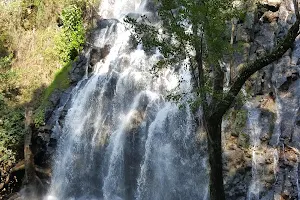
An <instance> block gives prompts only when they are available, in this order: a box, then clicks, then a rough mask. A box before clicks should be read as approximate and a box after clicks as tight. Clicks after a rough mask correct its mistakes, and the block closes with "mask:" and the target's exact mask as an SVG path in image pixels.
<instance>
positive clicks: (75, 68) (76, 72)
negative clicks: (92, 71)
mask: <svg viewBox="0 0 300 200" xmlns="http://www.w3.org/2000/svg"><path fill="white" fill-rule="evenodd" d="M86 67H87V58H86V57H85V56H83V55H81V56H79V58H78V60H77V61H76V62H75V63H73V64H72V70H71V71H70V73H69V77H70V81H71V84H74V83H77V82H78V81H80V80H81V79H82V78H83V76H84V75H85V73H86Z"/></svg>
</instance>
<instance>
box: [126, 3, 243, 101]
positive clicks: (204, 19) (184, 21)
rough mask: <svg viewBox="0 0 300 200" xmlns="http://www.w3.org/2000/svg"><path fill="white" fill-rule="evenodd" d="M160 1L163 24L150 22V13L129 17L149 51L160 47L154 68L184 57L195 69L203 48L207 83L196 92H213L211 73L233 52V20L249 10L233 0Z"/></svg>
mask: <svg viewBox="0 0 300 200" xmlns="http://www.w3.org/2000/svg"><path fill="white" fill-rule="evenodd" d="M156 3H157V5H158V17H159V19H160V20H159V21H160V22H159V23H156V24H155V25H153V23H149V21H150V19H148V18H147V16H142V17H141V18H139V19H132V18H129V17H128V18H126V19H125V22H126V23H128V24H129V26H130V27H131V28H133V29H134V31H133V36H134V38H135V39H136V41H137V42H138V43H141V44H143V47H144V49H145V50H148V51H149V50H153V49H155V48H157V49H158V50H159V51H160V53H161V54H162V56H163V59H161V60H160V61H159V62H158V63H157V65H155V66H154V68H153V72H154V74H157V73H159V71H160V69H162V68H165V67H172V66H176V65H178V64H183V60H188V63H187V64H185V68H188V69H189V70H190V71H192V72H193V71H194V70H195V68H196V62H197V61H196V51H201V54H202V58H201V59H202V61H203V64H204V79H205V80H204V82H205V85H204V86H203V87H202V88H198V89H197V90H195V91H194V92H197V93H199V92H201V91H205V92H206V93H207V94H211V95H212V91H213V90H212V84H213V83H212V81H211V79H210V77H211V76H212V74H211V72H212V71H213V70H214V67H215V66H218V67H219V62H220V61H221V60H222V59H223V58H224V55H228V54H231V53H233V48H232V45H231V44H230V37H229V36H230V34H226V33H228V32H229V21H230V20H231V19H232V18H234V17H235V18H239V17H241V16H244V12H245V10H244V9H240V8H237V7H235V6H234V5H233V3H234V1H233V0H206V1H200V0H196V1H189V0H175V1H174V0H157V1H156ZM224 33H225V34H224ZM200 90H201V91H200ZM214 95H215V98H222V96H220V97H218V96H217V95H218V94H216V93H215V94H214ZM199 101H200V100H199ZM197 104H199V102H198V103H197Z"/></svg>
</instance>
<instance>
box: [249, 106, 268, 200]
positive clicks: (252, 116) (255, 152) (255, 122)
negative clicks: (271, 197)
mask: <svg viewBox="0 0 300 200" xmlns="http://www.w3.org/2000/svg"><path fill="white" fill-rule="evenodd" d="M259 117H260V111H259V109H257V108H249V111H248V126H249V129H250V132H251V134H250V144H251V147H252V180H251V184H250V187H249V191H248V198H247V199H248V200H259V199H260V196H259V194H260V190H261V187H262V186H261V181H260V178H261V173H260V172H261V169H260V165H259V164H260V163H262V160H264V155H263V154H262V152H259V145H260V138H259V137H260V134H261V128H260V124H259Z"/></svg>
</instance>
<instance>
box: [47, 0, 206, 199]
mask: <svg viewBox="0 0 300 200" xmlns="http://www.w3.org/2000/svg"><path fill="white" fill-rule="evenodd" d="M146 3H147V2H145V1H144V2H140V1H134V0H127V1H121V0H118V1H115V2H114V1H110V0H103V1H102V3H101V9H100V14H101V16H102V17H103V18H117V20H112V23H111V25H110V26H107V27H106V28H103V29H102V30H100V31H99V35H98V36H97V38H96V40H95V44H94V45H95V46H96V47H99V48H101V47H104V46H105V45H109V46H110V52H109V54H108V55H107V56H106V58H105V59H103V60H101V61H100V62H99V63H97V67H96V69H95V71H94V73H93V75H92V76H91V77H90V78H88V79H86V80H84V81H82V82H81V83H80V86H78V87H76V88H75V89H74V91H73V98H72V102H71V106H70V109H69V110H68V113H67V115H66V117H65V121H64V124H63V127H62V131H61V133H59V134H60V140H59V145H58V149H57V155H56V157H55V159H54V160H55V163H54V170H53V177H52V182H51V187H50V189H49V193H48V194H47V196H46V197H45V199H47V200H71V199H82V200H92V199H97V200H98V199H99V200H100V199H101V200H102V199H103V200H132V199H137V200H148V199H149V200H154V199H155V200H176V199H178V200H179V199H199V200H201V199H206V198H207V182H208V179H207V169H206V168H207V167H206V165H205V164H203V163H204V162H205V161H206V158H205V156H201V153H199V152H200V151H199V143H198V142H199V141H197V139H196V130H197V125H196V124H195V120H194V115H193V114H192V112H191V109H190V108H189V106H188V104H187V103H185V102H184V101H183V102H182V105H183V108H181V109H180V108H179V107H178V105H176V104H174V103H172V102H168V101H167V100H165V98H164V97H165V95H166V94H167V92H168V91H169V90H170V89H172V88H175V87H176V86H177V85H178V83H179V77H178V76H181V77H182V78H183V79H184V80H185V81H186V84H184V83H183V84H181V87H180V89H181V90H182V91H185V92H187V91H188V90H189V89H190V88H189V85H190V84H189V81H190V75H189V73H187V72H186V71H185V70H183V69H182V70H179V71H180V72H179V75H178V73H175V72H173V70H172V69H168V70H164V71H162V75H161V76H160V77H159V78H153V77H152V76H151V74H150V73H149V71H150V69H151V68H152V66H153V65H154V63H155V62H156V61H157V57H158V56H159V54H156V55H152V56H147V55H146V54H145V52H144V51H143V49H142V47H141V46H138V48H137V49H135V50H132V45H131V44H130V31H128V30H126V29H125V28H124V26H123V25H122V23H120V22H118V21H122V17H124V16H125V15H126V14H128V13H130V12H142V11H144V12H147V10H144V8H145V5H146ZM139 5H140V6H139ZM181 77H180V78H181Z"/></svg>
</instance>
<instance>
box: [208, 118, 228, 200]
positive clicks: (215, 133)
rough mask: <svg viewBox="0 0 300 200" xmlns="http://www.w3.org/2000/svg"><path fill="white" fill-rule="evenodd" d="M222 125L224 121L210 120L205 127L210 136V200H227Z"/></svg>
mask: <svg viewBox="0 0 300 200" xmlns="http://www.w3.org/2000/svg"><path fill="white" fill-rule="evenodd" d="M221 124H222V119H211V118H209V119H208V120H207V121H206V127H205V128H206V132H207V135H208V140H207V145H208V154H209V165H210V172H209V173H210V174H209V178H210V180H209V189H210V200H225V192H224V185H223V165H222V139H221V131H222V130H221Z"/></svg>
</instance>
